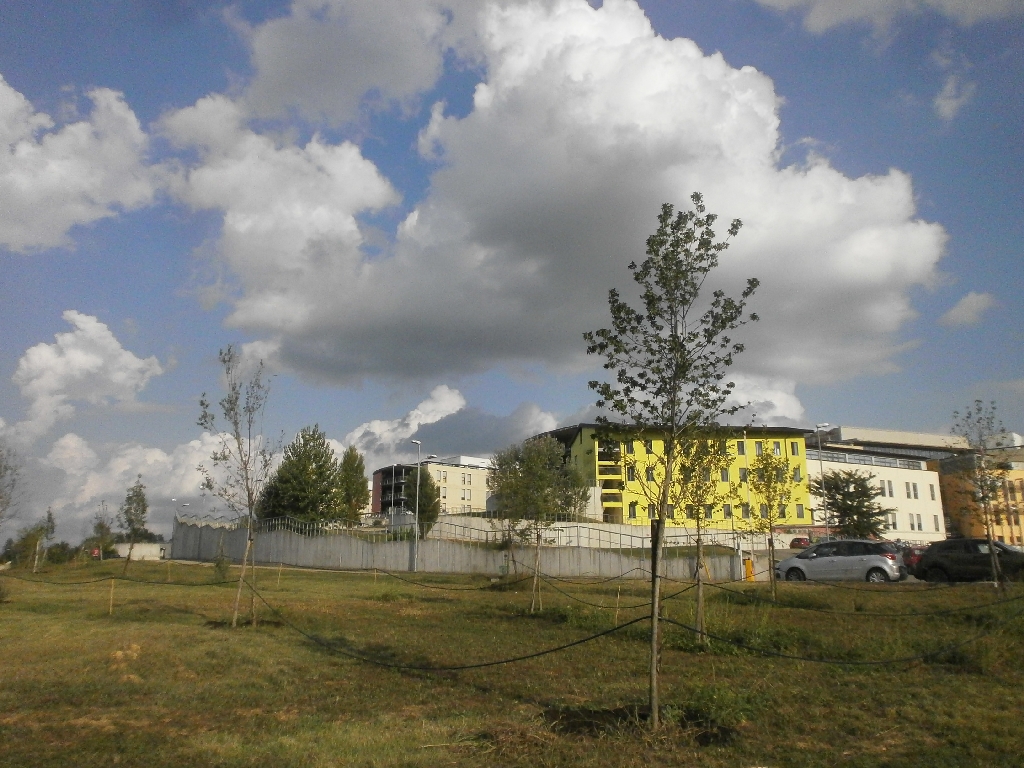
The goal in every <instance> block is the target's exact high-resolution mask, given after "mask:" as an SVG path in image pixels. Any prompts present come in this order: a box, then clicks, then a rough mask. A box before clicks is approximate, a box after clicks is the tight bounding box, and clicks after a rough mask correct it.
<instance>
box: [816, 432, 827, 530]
mask: <svg viewBox="0 0 1024 768" xmlns="http://www.w3.org/2000/svg"><path fill="white" fill-rule="evenodd" d="M827 427H828V422H827V421H826V422H825V423H823V424H815V425H814V431H815V432H817V433H818V480H819V482H820V483H821V506H822V510H823V512H824V514H825V541H828V498H827V497H826V496H825V464H824V459H823V458H822V456H821V430H823V429H826V428H827Z"/></svg>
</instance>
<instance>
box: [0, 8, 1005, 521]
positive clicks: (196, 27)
mask: <svg viewBox="0 0 1024 768" xmlns="http://www.w3.org/2000/svg"><path fill="white" fill-rule="evenodd" d="M1022 18H1024V2H1022V0H716V2H698V1H696V0H605V2H603V3H602V2H598V1H597V0H595V1H594V2H591V3H589V4H588V3H587V2H586V0H293V1H292V2H278V1H277V0H240V1H239V2H220V1H219V0H211V1H209V2H204V1H203V0H106V1H105V2H99V1H98V0H97V1H94V0H81V1H80V2H76V3H66V2H56V1H55V0H31V1H30V0H6V2H4V3H3V4H2V5H0V77H2V81H0V440H3V441H4V442H5V443H7V444H8V445H9V446H11V447H13V448H14V449H15V450H17V452H18V455H19V457H20V460H21V463H22V467H23V473H22V481H23V482H22V488H23V495H22V497H21V503H20V506H19V516H18V518H17V519H16V520H14V521H11V522H9V523H7V524H5V525H4V527H3V528H2V529H0V538H6V537H7V536H11V535H14V533H15V531H16V530H17V527H18V526H19V525H26V524H28V523H31V522H32V521H34V520H35V519H37V518H39V517H41V516H42V515H43V514H44V513H45V510H46V508H47V507H50V508H52V509H53V511H54V515H55V517H56V518H57V520H58V536H59V537H61V538H66V539H69V540H72V541H73V540H77V539H80V538H81V537H82V536H84V535H85V534H86V533H87V532H88V530H89V528H90V527H91V521H92V518H93V515H95V514H96V512H97V511H98V510H99V509H100V505H101V504H102V503H104V502H105V503H106V504H107V506H108V508H109V509H110V510H111V511H115V510H116V508H117V506H118V505H119V504H120V503H121V502H122V501H123V499H124V496H125V493H126V490H127V488H128V487H129V486H130V485H131V484H132V483H133V482H134V481H135V479H136V477H137V476H138V475H140V474H141V475H142V479H143V482H144V483H145V484H146V486H147V494H148V498H149V502H150V505H151V518H150V519H151V528H153V529H154V530H157V531H160V532H163V533H165V534H169V533H170V531H171V521H172V519H173V515H174V513H175V511H176V510H178V511H191V512H196V511H198V512H202V513H208V514H223V513H224V510H223V508H222V507H223V505H222V504H221V505H220V506H218V502H217V501H216V500H215V499H212V498H209V497H205V496H202V495H201V494H200V492H199V481H200V478H199V475H198V473H197V470H196V466H197V465H198V464H199V463H202V462H204V461H207V462H208V460H209V456H210V453H211V451H212V450H213V449H214V447H215V445H216V438H215V436H213V435H209V434H204V433H203V432H202V431H201V430H200V428H199V427H198V426H197V425H196V419H197V417H198V415H199V405H198V403H199V398H200V396H201V395H202V394H203V393H204V392H208V393H210V395H211V396H212V397H214V398H216V397H218V394H219V393H220V392H221V391H222V389H221V387H222V385H223V381H222V375H221V370H220V368H219V364H218V351H219V350H221V349H223V348H225V347H226V346H227V345H229V344H234V345H236V348H237V349H239V350H240V351H241V352H242V354H243V356H244V359H245V360H246V361H247V364H249V365H253V364H255V363H256V362H257V361H260V360H262V361H263V363H264V365H265V370H266V372H267V375H268V377H269V380H270V384H271V395H270V400H269V404H268V409H267V414H266V431H267V433H268V434H271V435H275V436H283V438H284V439H285V440H289V439H291V437H292V436H293V435H294V434H295V433H296V432H297V431H298V430H299V429H301V428H302V427H304V426H308V425H312V424H319V426H320V427H321V428H322V429H323V430H324V431H325V432H326V433H327V434H328V436H329V437H330V438H331V439H332V440H333V441H334V444H335V446H336V447H337V448H338V449H339V450H340V449H341V448H342V447H343V446H347V445H356V447H357V448H359V449H360V450H361V451H362V452H363V453H364V454H365V455H366V463H367V468H368V470H370V471H372V470H373V469H374V468H376V467H378V466H383V465H385V464H389V463H391V462H394V461H408V460H414V459H415V452H414V446H413V445H412V444H411V443H410V442H409V441H410V440H412V439H417V440H420V441H421V442H422V445H423V454H424V455H426V454H438V455H441V456H448V455H453V454H465V455H475V456H486V455H488V454H489V453H491V452H492V451H494V450H497V449H500V448H502V447H505V446H507V445H509V444H510V443H512V442H515V441H518V440H521V439H523V438H525V437H528V436H530V435H533V434H536V433H538V432H542V431H545V430H548V429H552V428H554V427H555V426H558V425H562V424H571V423H575V422H578V421H581V420H590V419H592V418H593V415H594V407H593V403H594V399H595V397H594V394H593V393H592V392H591V391H590V390H589V389H588V386H587V382H588V381H590V380H591V379H594V378H600V377H601V376H602V374H603V371H602V370H601V368H600V361H599V360H597V359H594V358H592V357H591V358H588V356H587V355H586V353H585V344H584V342H583V340H582V334H583V332H585V331H587V330H594V329H597V328H601V327H606V326H607V325H608V324H609V319H610V318H609V314H608V305H607V295H608V290H609V289H611V288H616V289H618V290H620V291H622V293H623V295H625V296H627V297H635V295H636V293H635V291H634V290H633V286H632V283H631V281H630V276H629V271H628V269H627V265H628V264H629V263H630V261H632V260H634V259H636V260H640V259H642V258H643V255H644V253H643V252H644V243H645V241H646V238H647V236H648V235H649V234H650V233H651V232H653V230H654V229H655V227H656V226H657V224H656V216H657V214H658V211H659V210H660V207H661V205H662V204H663V203H666V202H667V203H672V204H673V205H675V206H677V207H680V208H685V207H686V206H688V205H689V199H690V195H691V193H693V192H694V191H699V192H701V193H702V194H703V195H704V198H705V201H706V204H707V207H708V210H709V211H712V212H714V213H716V214H717V215H718V216H719V217H720V219H721V222H720V223H721V224H722V226H721V227H719V230H720V234H722V235H724V234H725V232H724V230H725V228H726V227H725V222H728V221H731V220H732V219H734V218H739V219H741V220H742V221H743V227H742V229H741V230H740V232H739V234H738V235H737V237H736V238H734V239H733V240H732V241H731V244H730V248H729V250H728V251H726V252H725V253H724V254H723V257H722V261H721V264H720V266H719V268H718V270H716V273H715V275H714V280H715V287H721V288H722V289H724V290H726V291H731V292H736V293H738V291H739V290H740V289H741V287H742V285H743V284H744V283H745V280H746V279H747V278H748V277H757V278H758V279H759V280H760V288H759V289H758V291H757V293H756V294H755V295H754V297H753V298H752V300H751V304H750V306H751V309H753V310H754V311H756V312H757V313H758V315H760V317H761V320H760V322H758V323H756V324H754V325H751V326H749V327H747V328H745V329H744V331H743V333H742V340H743V342H744V343H745V345H746V350H745V351H744V352H743V353H742V355H740V356H739V357H738V358H737V361H736V365H735V366H734V370H733V374H732V375H731V377H730V378H732V380H734V381H735V383H736V385H737V397H738V398H739V401H741V402H744V403H751V404H752V405H751V410H752V411H753V412H754V414H755V415H754V416H753V418H754V419H755V420H756V423H768V424H773V425H797V426H813V425H814V424H815V423H821V422H828V423H830V424H833V425H838V424H843V425H847V426H854V425H855V426H869V427H879V428H892V429H905V430H919V431H928V432H938V433H946V432H948V431H949V428H950V424H951V421H952V413H953V411H954V410H956V409H957V408H963V407H964V406H965V405H967V404H968V403H970V402H971V401H973V400H974V399H975V398H981V399H984V400H986V401H987V400H995V401H996V402H997V404H998V410H999V413H1000V415H1001V417H1002V419H1003V421H1004V423H1005V425H1006V427H1007V428H1008V429H1010V430H1014V431H1017V432H1024V415H1022V414H1024V369H1022V362H1024V352H1022V350H1024V344H1022V340H1024V338H1022V336H1024V334H1022V325H1021V322H1020V318H1021V316H1022V311H1021V310H1022V300H1021V296H1022V295H1024V269H1022V264H1024V259H1022V249H1024V246H1022V243H1024V217H1022V216H1021V212H1022V209H1024V148H1022V138H1021V137H1022V136H1024V96H1022V92H1021V89H1020V83H1021V82H1024V24H1022V23H1021V20H1022ZM172 499H174V500H175V501H172ZM184 504H188V505H189V506H188V509H185V508H184V507H183V506H182V505H184Z"/></svg>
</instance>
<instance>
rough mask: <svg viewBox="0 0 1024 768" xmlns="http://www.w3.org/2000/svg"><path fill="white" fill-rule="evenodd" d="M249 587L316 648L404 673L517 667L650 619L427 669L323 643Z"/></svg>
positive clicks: (637, 619)
mask: <svg viewBox="0 0 1024 768" xmlns="http://www.w3.org/2000/svg"><path fill="white" fill-rule="evenodd" d="M246 584H249V582H248V581H247V582H246ZM249 588H250V589H252V591H253V594H255V595H256V597H258V598H259V599H260V601H261V602H262V603H263V604H264V605H265V606H267V608H269V609H270V610H271V611H273V613H274V614H275V615H276V616H277V617H278V619H279V620H280V621H281V623H282V624H284V625H285V626H286V627H288V628H289V629H291V630H293V631H294V632H297V633H298V634H300V635H302V636H303V637H305V638H306V639H307V640H310V641H311V642H313V643H316V644H317V645H319V646H321V647H322V648H325V649H327V650H328V651H330V652H331V653H336V654H338V655H340V656H346V657H348V658H350V659H356V660H357V661H362V662H365V663H367V664H374V665H376V666H378V667H387V668H388V669H405V670H410V671H417V672H459V671H462V670H467V669H483V668H485V667H497V666H501V665H503V664H515V663H517V662H520V661H527V660H529V659H536V658H539V657H541V656H547V655H549V654H552V653H559V652H560V651H565V650H568V649H569V648H575V647H576V646H577V645H583V644H584V643H589V642H592V641H593V640H597V639H598V638H601V637H605V636H607V635H610V634H612V633H614V632H618V631H619V630H621V629H625V628H626V627H628V626H631V625H633V624H636V623H637V622H640V621H646V620H647V619H648V618H649V617H648V616H640V617H639V618H636V619H633V620H631V621H627V622H624V623H622V624H617V625H616V626H614V627H612V628H611V629H606V630H604V631H603V632H597V633H596V634H593V635H589V636H587V637H584V638H581V639H579V640H574V641H572V642H571V643H565V644H564V645H559V646H556V647H554V648H545V649H544V650H542V651H535V652H534V653H528V654H524V655H523V656H513V657H512V658H508V659H497V660H494V661H482V662H477V663H475V664H459V665H455V666H433V665H429V666H428V665H424V664H398V663H395V662H390V661H382V660H381V659H373V658H369V657H367V656H363V655H361V654H358V653H354V652H352V651H348V650H345V649H344V648H339V647H338V646H337V645H335V644H334V643H330V642H328V641H327V640H324V639H323V638H322V637H318V636H317V635H314V634H312V633H310V632H307V631H305V630H304V629H302V628H301V627H297V626H296V625H295V624H293V623H292V622H290V621H288V619H286V618H285V617H284V614H282V613H281V611H280V610H278V609H277V608H276V607H274V606H273V605H271V604H270V603H269V602H267V599H266V598H265V597H263V595H262V594H261V593H260V592H259V590H257V589H254V588H253V587H252V585H251V584H249Z"/></svg>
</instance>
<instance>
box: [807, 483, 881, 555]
mask: <svg viewBox="0 0 1024 768" xmlns="http://www.w3.org/2000/svg"><path fill="white" fill-rule="evenodd" d="M874 479H875V476H874V475H873V474H871V473H870V472H860V471H858V470H843V471H836V470H830V471H828V472H826V473H825V476H824V478H817V477H816V478H813V479H812V480H811V483H810V486H811V493H813V494H814V495H815V496H817V497H818V498H820V499H824V501H823V505H824V507H825V511H826V514H828V515H829V517H830V518H831V519H832V520H833V521H834V525H835V527H836V530H837V532H838V533H839V534H840V535H842V536H850V537H854V538H866V537H868V536H881V535H882V531H884V530H885V518H886V517H887V516H888V515H889V514H890V513H892V512H895V511H896V510H895V509H891V508H888V507H883V506H882V505H881V504H879V503H878V501H876V499H877V497H878V488H877V487H875V485H874Z"/></svg>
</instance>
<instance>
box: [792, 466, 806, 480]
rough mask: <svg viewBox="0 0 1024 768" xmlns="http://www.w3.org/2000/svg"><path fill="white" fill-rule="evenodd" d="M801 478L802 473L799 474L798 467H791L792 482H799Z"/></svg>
mask: <svg viewBox="0 0 1024 768" xmlns="http://www.w3.org/2000/svg"><path fill="white" fill-rule="evenodd" d="M803 479H804V478H803V475H801V474H800V467H793V482H794V483H799V482H800V481H801V480H803Z"/></svg>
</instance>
